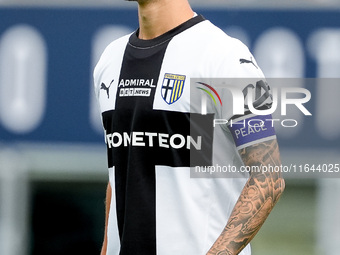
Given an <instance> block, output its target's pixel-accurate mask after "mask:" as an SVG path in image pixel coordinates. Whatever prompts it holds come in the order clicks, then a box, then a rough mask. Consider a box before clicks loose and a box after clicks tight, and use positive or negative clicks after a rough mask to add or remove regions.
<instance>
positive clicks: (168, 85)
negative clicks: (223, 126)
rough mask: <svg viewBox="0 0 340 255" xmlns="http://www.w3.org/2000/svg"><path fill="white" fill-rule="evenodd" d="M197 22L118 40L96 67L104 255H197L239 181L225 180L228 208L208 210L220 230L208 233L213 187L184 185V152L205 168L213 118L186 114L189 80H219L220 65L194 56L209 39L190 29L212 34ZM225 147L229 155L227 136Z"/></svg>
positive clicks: (204, 55)
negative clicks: (108, 191)
mask: <svg viewBox="0 0 340 255" xmlns="http://www.w3.org/2000/svg"><path fill="white" fill-rule="evenodd" d="M203 23H208V21H205V20H204V18H203V17H202V16H196V17H195V18H193V19H191V20H189V21H187V22H186V23H184V24H182V25H181V26H179V27H177V28H175V29H173V30H171V31H169V32H168V33H166V34H164V35H162V36H160V37H157V38H155V39H153V40H148V41H143V40H140V39H138V37H137V35H136V33H134V34H132V35H129V36H126V37H123V38H121V39H119V40H117V41H115V42H113V43H112V44H111V45H110V46H109V47H108V48H107V49H106V50H105V52H104V54H103V56H102V57H101V60H100V61H99V64H98V65H97V67H96V70H95V86H96V93H97V97H98V98H99V103H100V109H101V112H102V121H103V126H104V130H105V139H106V144H107V151H108V167H109V175H110V184H111V186H112V201H111V205H110V214H109V224H108V252H107V254H121V255H124V254H147V255H152V254H163V255H164V254H204V253H205V252H206V251H207V249H209V246H210V245H212V241H213V240H214V238H217V236H216V234H215V233H220V231H221V230H222V229H223V227H224V224H225V223H226V222H227V217H228V215H227V214H228V213H229V212H230V210H231V209H232V208H231V207H232V205H233V203H234V202H235V200H236V199H237V194H238V192H239V191H240V189H241V188H242V183H243V181H240V180H238V181H234V182H233V185H234V186H230V187H229V191H228V192H227V193H228V196H229V201H226V202H225V205H223V206H222V209H221V208H218V209H216V210H217V211H218V214H221V213H220V211H221V212H222V211H225V215H217V216H216V215H215V216H214V217H215V219H217V221H220V222H221V225H220V226H218V227H217V228H216V227H212V226H209V222H208V221H207V218H209V217H212V216H213V214H211V212H210V210H213V209H212V208H214V207H216V206H217V205H216V204H218V201H215V200H216V198H211V197H210V194H209V192H211V191H216V190H218V189H220V188H221V187H218V185H217V186H212V185H213V184H212V182H211V181H210V180H198V179H196V180H193V179H191V178H190V175H189V174H190V172H189V169H190V166H192V165H193V162H192V154H191V153H192V152H193V151H197V152H200V153H202V154H201V155H202V157H198V158H201V162H198V163H197V162H195V163H194V165H196V164H200V165H203V164H208V165H209V164H211V162H212V146H213V136H214V134H213V132H214V131H213V125H212V120H213V118H214V115H213V114H207V115H205V116H202V115H200V114H196V113H193V112H192V109H191V105H190V78H192V77H216V76H217V77H218V76H222V75H225V74H227V73H228V72H227V69H228V67H227V66H222V67H221V68H226V71H223V72H221V71H220V70H216V69H215V68H214V67H213V66H211V63H210V61H209V59H210V58H211V56H209V52H210V51H209V50H207V49H205V50H202V49H204V41H206V40H209V38H204V37H202V38H201V36H200V31H202V29H203V34H204V33H205V32H206V31H204V29H205V30H207V29H209V28H213V29H215V27H214V26H213V25H211V23H209V24H204V25H202V26H201V27H200V26H199V25H200V24H203ZM217 34H219V33H217ZM214 39H218V38H211V40H214ZM213 55H214V54H213ZM217 62H218V60H217ZM218 64H219V63H217V65H216V66H218ZM220 64H222V63H220ZM236 64H239V63H237V62H236ZM230 70H232V68H230ZM193 118H194V119H195V120H196V121H197V123H198V124H197V125H195V127H196V128H195V130H193V129H192V128H191V127H192V126H190V121H191V120H192V119H193ZM207 123H208V124H209V125H208V128H206V127H207V125H206V124H207ZM203 131H204V132H203ZM225 145H226V146H227V147H228V146H229V147H230V148H231V149H229V150H230V152H232V153H230V154H234V153H235V149H234V146H233V144H232V142H231V140H230V139H229V140H228V139H227V140H226V142H225ZM225 153H228V151H226V152H225ZM207 155H208V156H207ZM229 157H230V161H231V163H234V162H233V160H234V159H233V158H234V156H229ZM196 158H197V155H196ZM235 183H238V184H235ZM226 185H227V184H226ZM211 199H213V200H211ZM225 199H226V200H228V198H225ZM209 207H211V208H209ZM219 217H220V218H221V219H218V218H219ZM222 222H223V223H222ZM210 228H211V229H212V230H209V229H210ZM211 233H214V235H215V236H214V235H212V234H211Z"/></svg>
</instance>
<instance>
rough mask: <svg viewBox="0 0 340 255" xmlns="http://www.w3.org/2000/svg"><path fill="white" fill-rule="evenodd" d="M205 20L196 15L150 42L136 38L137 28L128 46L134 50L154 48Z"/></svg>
mask: <svg viewBox="0 0 340 255" xmlns="http://www.w3.org/2000/svg"><path fill="white" fill-rule="evenodd" d="M204 20H205V18H204V17H203V16H202V15H197V16H195V17H193V18H191V19H189V20H188V21H186V22H184V23H182V24H181V25H179V26H177V27H175V28H173V29H171V30H170V31H168V32H166V33H165V34H162V35H160V36H158V37H156V38H154V39H151V40H142V39H139V38H138V34H139V28H138V29H137V30H136V31H135V32H134V33H133V34H132V35H131V36H130V39H129V44H130V45H131V46H133V47H136V48H150V47H155V46H157V45H160V44H163V43H164V42H167V41H169V40H171V39H172V38H173V37H174V36H176V35H177V34H179V33H181V32H183V31H184V30H186V29H188V28H190V27H192V26H194V25H196V24H198V23H200V22H202V21H204Z"/></svg>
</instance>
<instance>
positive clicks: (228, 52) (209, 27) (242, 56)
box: [197, 20, 263, 77]
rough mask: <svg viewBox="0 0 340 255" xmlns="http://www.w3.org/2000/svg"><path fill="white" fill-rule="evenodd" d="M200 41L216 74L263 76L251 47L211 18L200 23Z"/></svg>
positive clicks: (205, 56) (206, 57) (207, 60)
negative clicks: (211, 20) (214, 22)
mask: <svg viewBox="0 0 340 255" xmlns="http://www.w3.org/2000/svg"><path fill="white" fill-rule="evenodd" d="M199 30H200V32H199V33H197V34H198V37H197V39H198V41H200V43H201V46H200V48H202V49H204V51H205V52H204V53H202V54H204V58H205V60H206V62H207V64H208V65H213V66H214V67H215V68H214V69H215V71H216V75H218V76H222V75H225V77H249V76H253V77H259V76H260V77H262V76H263V73H262V71H261V69H260V68H259V67H258V65H257V63H256V61H255V58H254V57H253V55H252V53H251V52H250V50H249V48H248V47H247V46H246V45H245V44H244V43H243V42H242V41H240V40H239V39H237V38H234V37H232V36H230V35H228V34H227V33H226V32H225V31H223V30H222V29H221V28H219V27H217V26H216V25H214V24H213V23H211V22H210V21H209V20H205V21H204V22H201V24H200V29H199Z"/></svg>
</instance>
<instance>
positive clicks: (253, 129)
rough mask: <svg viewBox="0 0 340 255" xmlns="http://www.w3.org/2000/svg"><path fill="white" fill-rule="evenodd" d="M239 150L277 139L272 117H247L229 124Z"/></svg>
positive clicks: (233, 120) (231, 121) (232, 120)
mask: <svg viewBox="0 0 340 255" xmlns="http://www.w3.org/2000/svg"><path fill="white" fill-rule="evenodd" d="M228 128H229V130H230V132H231V134H232V135H233V138H234V141H235V144H236V148H237V149H238V150H240V149H243V148H245V147H248V146H250V145H253V144H256V143H260V142H264V141H268V140H272V139H275V138H276V135H275V129H274V123H273V119H272V116H271V115H247V116H242V117H239V118H236V119H231V120H230V121H229V122H228Z"/></svg>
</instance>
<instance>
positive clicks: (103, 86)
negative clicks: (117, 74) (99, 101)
mask: <svg viewBox="0 0 340 255" xmlns="http://www.w3.org/2000/svg"><path fill="white" fill-rule="evenodd" d="M113 81H114V80H112V81H111V83H110V85H109V86H108V87H106V85H105V83H104V82H102V84H101V85H100V89H103V90H105V91H106V94H107V98H110V87H111V84H112V82H113Z"/></svg>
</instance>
